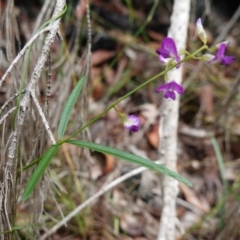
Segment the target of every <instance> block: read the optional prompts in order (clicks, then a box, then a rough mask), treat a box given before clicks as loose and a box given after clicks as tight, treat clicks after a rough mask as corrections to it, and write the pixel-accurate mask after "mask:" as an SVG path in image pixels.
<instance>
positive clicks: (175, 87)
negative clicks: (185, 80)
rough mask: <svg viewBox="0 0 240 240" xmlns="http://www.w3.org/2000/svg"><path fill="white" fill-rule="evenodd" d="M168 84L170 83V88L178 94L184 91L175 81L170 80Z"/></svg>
mask: <svg viewBox="0 0 240 240" xmlns="http://www.w3.org/2000/svg"><path fill="white" fill-rule="evenodd" d="M169 84H170V88H171V90H172V91H175V92H177V93H178V94H183V93H184V89H183V87H182V86H181V85H179V84H178V83H176V82H175V81H171V82H170V83H169Z"/></svg>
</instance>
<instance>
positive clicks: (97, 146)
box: [66, 140, 192, 187]
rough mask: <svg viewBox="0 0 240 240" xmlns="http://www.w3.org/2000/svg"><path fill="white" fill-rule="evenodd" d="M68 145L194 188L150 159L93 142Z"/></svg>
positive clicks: (71, 142)
mask: <svg viewBox="0 0 240 240" xmlns="http://www.w3.org/2000/svg"><path fill="white" fill-rule="evenodd" d="M66 142H67V143H70V144H73V145H76V146H80V147H85V148H89V149H92V150H95V151H97V152H102V153H107V154H109V155H112V156H114V157H117V158H121V159H123V160H126V161H129V162H132V163H135V164H138V165H141V166H144V167H147V168H150V169H153V170H156V171H158V172H160V173H163V174H165V175H167V176H170V177H173V178H175V179H176V180H178V181H179V182H182V183H184V184H186V185H187V186H189V187H192V183H191V182H190V181H188V180H187V179H186V178H184V177H182V176H181V175H179V174H177V173H175V172H173V171H171V170H170V169H168V168H166V167H164V166H163V165H161V164H156V163H154V162H152V161H150V160H148V159H145V158H142V157H139V156H136V155H133V154H131V153H126V152H123V151H120V150H117V149H114V148H110V147H106V146H102V145H100V144H96V143H91V142H85V141H77V140H68V141H66Z"/></svg>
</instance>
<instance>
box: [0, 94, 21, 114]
mask: <svg viewBox="0 0 240 240" xmlns="http://www.w3.org/2000/svg"><path fill="white" fill-rule="evenodd" d="M24 93H25V90H23V91H22V94H24ZM18 95H19V94H18V93H15V94H14V95H13V96H12V97H11V98H9V99H8V100H7V101H6V102H5V103H4V104H3V105H2V107H1V108H0V116H1V114H2V112H3V110H4V109H5V108H6V107H7V106H8V105H9V104H10V103H11V102H12V101H13V100H14V99H15V98H17V97H18Z"/></svg>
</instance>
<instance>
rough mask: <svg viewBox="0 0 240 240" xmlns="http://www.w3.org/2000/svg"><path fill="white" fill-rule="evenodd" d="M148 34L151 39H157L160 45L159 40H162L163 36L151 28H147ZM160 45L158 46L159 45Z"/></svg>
mask: <svg viewBox="0 0 240 240" xmlns="http://www.w3.org/2000/svg"><path fill="white" fill-rule="evenodd" d="M148 35H149V36H150V37H151V38H152V39H153V40H156V41H158V42H159V43H158V44H159V45H160V42H161V41H162V40H163V38H164V36H163V35H162V34H160V33H158V32H155V31H152V30H149V31H148ZM159 47H160V46H159Z"/></svg>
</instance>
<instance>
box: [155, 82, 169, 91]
mask: <svg viewBox="0 0 240 240" xmlns="http://www.w3.org/2000/svg"><path fill="white" fill-rule="evenodd" d="M170 85H171V82H170V83H164V84H163V85H161V86H159V87H157V88H156V92H161V91H168V90H169V88H170Z"/></svg>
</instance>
